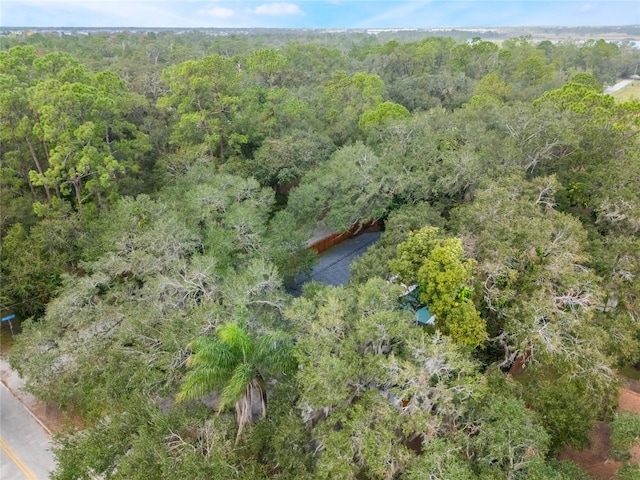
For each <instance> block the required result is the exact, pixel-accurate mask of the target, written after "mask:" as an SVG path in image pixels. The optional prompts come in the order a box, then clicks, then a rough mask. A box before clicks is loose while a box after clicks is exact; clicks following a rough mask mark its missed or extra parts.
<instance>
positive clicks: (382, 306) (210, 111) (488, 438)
mask: <svg viewBox="0 0 640 480" xmlns="http://www.w3.org/2000/svg"><path fill="white" fill-rule="evenodd" d="M389 35H392V34H390V33H380V35H378V36H372V35H367V34H358V33H352V34H341V33H337V34H324V35H323V36H320V35H316V34H314V33H309V32H307V33H304V32H298V33H297V34H293V33H291V32H281V34H280V35H273V34H271V33H269V32H256V33H254V34H251V35H229V36H214V35H205V34H202V33H197V32H186V33H184V34H183V35H177V34H175V33H172V32H158V33H151V32H148V33H140V34H139V35H133V34H129V33H113V34H106V33H101V34H91V35H88V36H86V37H85V38H80V37H78V36H68V37H61V38H58V37H55V36H50V35H46V34H39V33H36V34H34V35H32V36H30V37H25V38H22V39H13V38H7V42H6V45H5V47H6V48H5V47H3V50H1V51H0V160H1V163H0V195H1V196H2V205H1V207H2V208H1V209H0V233H1V235H2V251H1V258H0V266H1V269H2V270H1V273H2V289H1V291H0V304H1V307H2V311H3V315H4V313H5V312H11V313H15V314H16V316H17V317H18V320H19V321H20V322H19V323H20V327H21V329H22V333H21V334H20V335H19V336H17V338H16V340H15V344H14V346H13V347H12V350H11V351H10V353H9V358H10V360H11V362H12V364H13V365H14V366H15V367H16V368H17V369H18V370H19V372H20V373H21V375H23V376H24V377H25V379H26V381H27V385H28V389H29V390H30V391H31V392H32V393H34V394H35V395H36V396H37V397H38V398H40V399H42V400H45V401H47V402H50V403H51V404H54V405H56V406H58V407H60V408H62V409H64V410H65V411H67V412H69V413H70V414H72V415H75V417H76V418H80V419H81V420H82V422H81V423H80V425H81V426H75V427H74V426H70V427H69V428H68V429H67V430H66V431H64V432H61V434H60V435H59V436H58V437H57V438H56V448H55V453H56V457H57V459H58V467H57V469H56V472H55V473H54V477H53V478H56V479H78V478H86V479H91V478H96V477H100V478H105V479H107V478H109V479H119V478H121V479H145V480H148V479H150V478H154V479H155V478H158V479H161V478H239V479H247V480H248V479H251V480H253V479H320V478H326V479H334V478H351V479H361V480H363V479H367V480H368V479H371V480H373V479H423V478H433V479H436V478H437V479H452V480H457V479H460V480H467V479H479V480H480V479H482V480H488V479H491V480H494V479H498V480H500V479H504V480H507V479H508V480H520V479H522V480H524V479H558V480H578V479H584V478H587V477H586V474H583V473H582V472H581V471H580V470H579V469H577V467H575V465H573V464H570V463H567V462H560V461H558V460H557V454H558V452H559V451H560V450H561V449H562V448H563V447H564V446H565V445H573V446H582V445H585V443H586V442H587V440H588V432H589V430H590V428H591V427H592V424H593V422H594V421H596V420H604V421H612V425H613V428H614V443H615V446H616V449H617V452H618V453H617V455H619V458H621V459H622V460H625V459H626V458H627V457H626V456H625V455H627V453H626V452H627V451H628V448H629V443H630V442H632V441H633V440H634V439H636V438H637V435H636V433H637V432H636V430H637V429H636V427H637V425H636V424H637V419H636V418H631V417H623V416H620V417H616V416H615V415H614V414H613V411H614V407H615V403H616V392H617V390H616V387H617V385H618V377H617V374H616V373H615V370H614V369H616V368H619V367H623V366H627V367H630V366H633V364H638V363H639V362H640V322H639V320H640V301H639V299H640V240H639V239H638V238H639V235H638V233H639V231H640V188H638V185H640V162H638V158H640V143H639V136H638V133H639V132H640V104H639V103H638V102H637V101H628V102H619V101H616V100H615V99H614V98H613V97H612V96H610V95H604V94H603V93H602V91H603V86H604V84H605V83H611V82H613V81H614V80H615V79H616V78H617V77H618V76H619V75H622V74H629V73H630V69H631V68H632V67H633V65H637V63H638V61H640V51H639V50H637V49H635V50H634V49H632V48H630V47H629V46H628V45H625V44H614V43H610V42H606V41H604V40H593V41H588V42H583V43H577V42H557V43H552V42H550V41H542V42H534V41H532V40H531V38H526V37H520V38H513V39H508V40H505V41H503V42H501V43H499V44H498V43H493V42H490V41H488V40H485V39H480V38H476V39H472V40H470V41H459V40H457V39H455V38H447V37H444V36H443V37H435V36H431V37H427V38H421V37H415V36H414V35H417V34H415V33H407V32H405V33H404V34H402V35H405V36H404V37H403V36H402V35H401V34H400V33H397V36H398V38H397V39H396V38H394V37H393V36H389ZM401 39H404V41H400V40H401ZM374 222H375V223H377V224H378V225H379V226H380V228H381V230H382V234H381V238H380V240H379V241H378V242H377V243H376V244H375V245H374V246H372V247H371V248H370V249H369V250H368V251H367V252H366V253H364V252H360V253H364V254H363V255H362V256H361V257H360V258H359V259H358V260H357V261H356V262H355V263H353V265H352V277H351V280H350V282H349V283H348V284H346V285H343V286H340V287H330V286H325V285H321V284H317V283H313V282H310V283H307V284H306V285H304V287H303V288H302V293H301V294H300V295H299V296H298V297H297V298H294V297H293V296H291V295H290V294H289V293H287V292H288V291H289V290H288V287H289V286H290V285H291V284H292V283H296V282H300V278H302V277H301V274H303V273H309V271H310V269H311V267H312V266H313V262H314V259H315V254H314V253H313V252H312V251H310V250H308V248H307V242H308V240H309V239H310V237H311V235H312V233H311V232H312V231H313V230H314V229H316V228H317V227H318V226H319V225H320V226H322V227H328V228H331V229H333V230H335V231H337V232H341V231H346V230H350V231H351V232H358V231H360V230H361V229H363V228H365V227H366V226H368V225H371V224H372V223H374ZM411 288H415V294H416V299H417V301H418V302H419V303H420V304H421V305H426V306H427V307H428V308H429V311H430V312H431V313H432V314H434V315H435V324H434V325H428V326H423V325H418V324H417V322H416V321H415V320H416V316H415V312H414V311H411V309H407V307H406V304H404V303H403V302H402V301H401V298H403V297H404V295H405V294H406V293H407V290H408V289H411ZM96 359H99V361H97V360H96ZM232 409H235V415H234V414H233V413H232V412H231V411H230V410H232ZM634 429H636V430H634ZM630 439H631V440H630ZM636 473H637V468H636V467H635V466H633V465H628V466H625V467H624V469H622V470H621V471H620V478H626V477H625V475H626V476H627V477H628V478H634V477H633V475H635V474H636Z"/></svg>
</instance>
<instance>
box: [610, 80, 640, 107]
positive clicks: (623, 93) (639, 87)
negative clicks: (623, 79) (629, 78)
mask: <svg viewBox="0 0 640 480" xmlns="http://www.w3.org/2000/svg"><path fill="white" fill-rule="evenodd" d="M611 95H612V96H613V98H615V99H616V100H617V101H618V102H627V101H629V100H640V80H634V81H633V82H632V83H631V84H630V85H627V86H626V87H624V88H622V89H620V90H618V91H617V92H613V93H612V94H611Z"/></svg>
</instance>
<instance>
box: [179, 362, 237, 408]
mask: <svg viewBox="0 0 640 480" xmlns="http://www.w3.org/2000/svg"><path fill="white" fill-rule="evenodd" d="M228 378H229V372H228V371H225V370H222V369H220V368H217V367H215V366H204V365H201V366H199V367H197V368H194V369H193V370H191V371H190V372H188V373H187V375H186V376H185V377H184V380H183V381H182V386H181V388H180V392H178V395H177V396H176V401H177V402H183V401H185V400H197V399H199V398H202V397H204V396H205V395H207V394H208V393H210V392H212V391H214V390H216V389H218V388H221V387H222V385H224V384H225V383H226V381H227V379H228Z"/></svg>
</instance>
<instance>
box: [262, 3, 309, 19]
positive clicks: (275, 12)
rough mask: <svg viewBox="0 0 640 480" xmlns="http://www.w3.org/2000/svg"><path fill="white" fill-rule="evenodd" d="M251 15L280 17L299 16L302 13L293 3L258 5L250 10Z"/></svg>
mask: <svg viewBox="0 0 640 480" xmlns="http://www.w3.org/2000/svg"><path fill="white" fill-rule="evenodd" d="M251 13H253V14H255V15H266V16H271V17H277V16H281V15H300V14H302V13H303V12H302V10H300V7H298V6H297V5H296V4H295V3H286V2H278V3H265V4H263V5H259V6H257V7H256V8H254V9H253V10H251Z"/></svg>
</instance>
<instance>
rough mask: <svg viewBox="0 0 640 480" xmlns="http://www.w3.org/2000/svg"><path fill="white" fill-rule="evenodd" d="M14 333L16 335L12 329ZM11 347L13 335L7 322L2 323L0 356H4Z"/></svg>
mask: <svg viewBox="0 0 640 480" xmlns="http://www.w3.org/2000/svg"><path fill="white" fill-rule="evenodd" d="M14 333H17V332H16V331H15V329H14ZM12 346H13V335H11V330H10V329H9V323H8V322H2V325H1V326H0V355H4V354H6V353H7V352H8V351H9V350H10V349H11V347H12Z"/></svg>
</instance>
